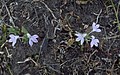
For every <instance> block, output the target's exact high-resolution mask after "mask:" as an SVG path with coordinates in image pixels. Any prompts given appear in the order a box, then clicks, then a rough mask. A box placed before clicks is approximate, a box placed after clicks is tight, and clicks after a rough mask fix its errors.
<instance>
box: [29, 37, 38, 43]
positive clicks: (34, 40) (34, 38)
mask: <svg viewBox="0 0 120 75" xmlns="http://www.w3.org/2000/svg"><path fill="white" fill-rule="evenodd" d="M30 39H31V41H32V42H34V43H37V42H38V40H37V39H36V37H34V36H31V38H30Z"/></svg>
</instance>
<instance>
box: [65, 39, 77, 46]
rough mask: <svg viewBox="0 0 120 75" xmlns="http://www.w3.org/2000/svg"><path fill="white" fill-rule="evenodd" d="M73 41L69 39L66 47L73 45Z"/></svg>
mask: <svg viewBox="0 0 120 75" xmlns="http://www.w3.org/2000/svg"><path fill="white" fill-rule="evenodd" d="M74 41H75V40H74V39H73V38H70V39H69V40H68V41H67V45H68V46H71V45H72V44H73V43H74Z"/></svg>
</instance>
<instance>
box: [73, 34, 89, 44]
mask: <svg viewBox="0 0 120 75" xmlns="http://www.w3.org/2000/svg"><path fill="white" fill-rule="evenodd" d="M75 35H76V36H77V38H76V41H81V45H82V44H83V43H84V38H85V36H86V35H87V34H86V33H84V34H81V33H76V34H75Z"/></svg>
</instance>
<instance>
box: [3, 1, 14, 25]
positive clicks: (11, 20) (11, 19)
mask: <svg viewBox="0 0 120 75" xmlns="http://www.w3.org/2000/svg"><path fill="white" fill-rule="evenodd" d="M2 1H3V5H4V6H5V8H6V10H7V13H8V16H9V17H10V22H11V23H12V25H13V27H15V23H14V21H13V18H12V16H11V15H10V11H9V9H8V7H7V5H6V3H5V1H4V0H2Z"/></svg>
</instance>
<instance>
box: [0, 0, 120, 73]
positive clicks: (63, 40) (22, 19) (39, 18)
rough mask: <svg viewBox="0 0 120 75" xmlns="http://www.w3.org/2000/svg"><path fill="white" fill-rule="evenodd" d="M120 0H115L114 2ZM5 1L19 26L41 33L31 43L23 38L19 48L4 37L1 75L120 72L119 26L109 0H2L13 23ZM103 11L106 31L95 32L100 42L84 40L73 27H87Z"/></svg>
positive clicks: (0, 3) (1, 13) (0, 11)
mask: <svg viewBox="0 0 120 75" xmlns="http://www.w3.org/2000/svg"><path fill="white" fill-rule="evenodd" d="M80 1H82V2H80ZM118 2H119V4H120V1H119V0H113V3H114V4H115V7H116V8H117V5H118ZM4 5H6V6H7V8H8V10H9V12H10V15H11V16H12V18H13V20H14V23H15V26H16V27H19V28H21V26H24V27H25V28H26V29H27V30H28V32H29V33H30V34H31V35H34V34H37V35H38V36H39V39H38V40H39V42H38V43H36V44H34V45H33V46H32V47H30V46H29V44H28V43H22V42H21V41H20V40H19V41H18V42H17V44H16V45H15V48H13V47H12V46H11V44H10V43H6V44H5V47H3V48H2V49H0V51H3V52H4V54H0V75H120V36H119V35H120V31H119V29H118V25H117V23H114V22H115V21H116V17H115V12H114V10H113V7H112V6H111V5H112V4H111V2H110V0H85V1H83V0H0V16H1V17H2V20H3V21H4V23H5V24H8V25H11V26H12V23H11V22H10V20H9V19H10V15H9V14H8V11H7V10H6V7H5V6H4ZM100 11H101V14H100V16H99V18H98V23H99V24H100V29H101V30H102V32H100V33H93V34H92V35H94V36H96V38H98V39H99V40H100V43H99V47H93V48H91V47H90V45H89V44H88V43H86V42H85V43H84V45H83V46H80V45H79V43H78V42H75V38H76V36H75V35H74V34H75V32H76V31H77V32H80V33H85V32H86V33H88V32H89V31H90V30H91V27H92V23H93V22H95V21H96V19H97V16H98V14H99V12H100ZM119 11H120V9H119ZM118 19H119V20H120V12H118ZM0 35H1V34H0ZM10 54H12V55H11V56H8V55H10ZM27 59H29V60H28V61H27ZM19 62H22V63H19Z"/></svg>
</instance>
